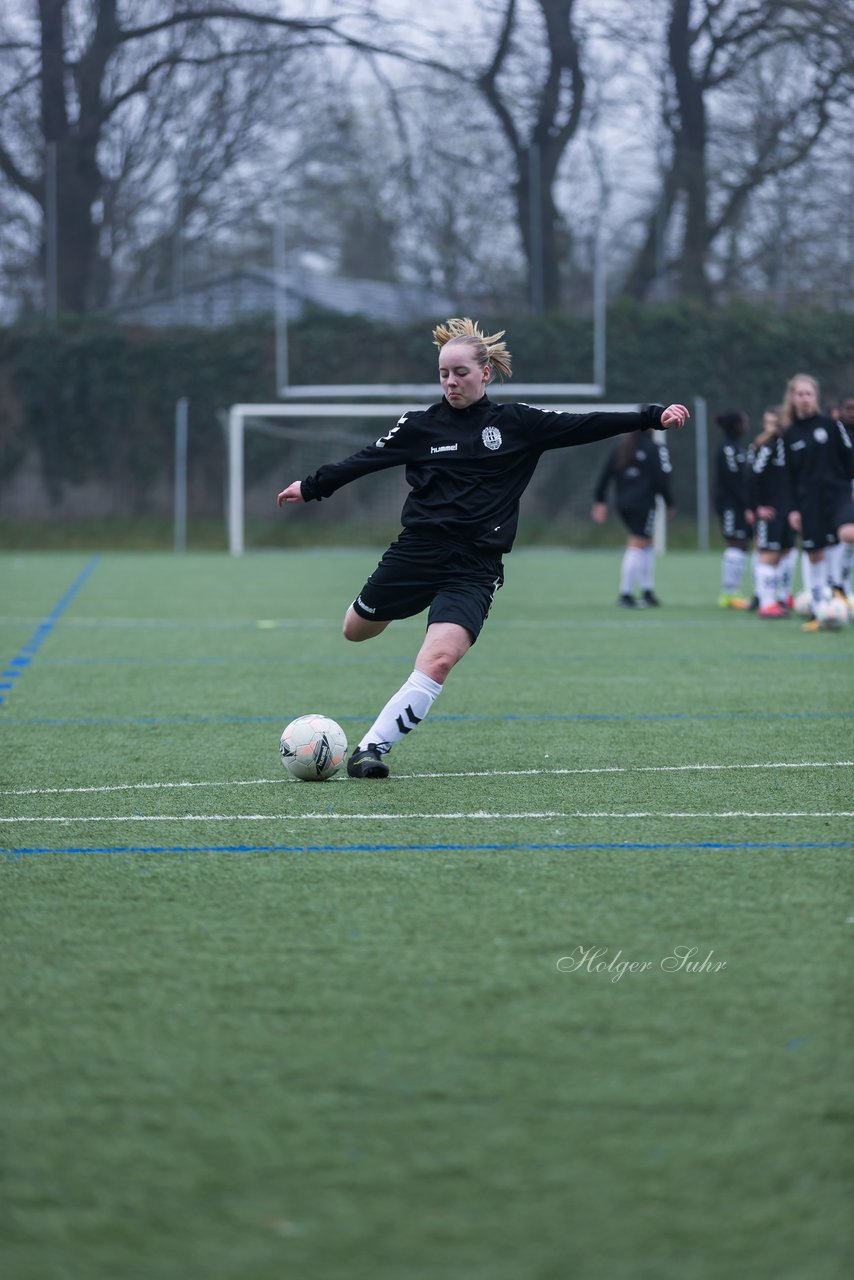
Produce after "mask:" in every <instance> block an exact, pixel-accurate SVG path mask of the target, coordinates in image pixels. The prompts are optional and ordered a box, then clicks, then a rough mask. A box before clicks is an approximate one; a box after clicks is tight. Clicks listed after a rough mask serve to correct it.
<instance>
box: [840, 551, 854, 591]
mask: <svg viewBox="0 0 854 1280" xmlns="http://www.w3.org/2000/svg"><path fill="white" fill-rule="evenodd" d="M839 552H840V555H839V585H840V587H841V588H842V590H843V591H844V592H845V594H846V595H847V596H850V595H851V566H852V564H854V542H840V544H839Z"/></svg>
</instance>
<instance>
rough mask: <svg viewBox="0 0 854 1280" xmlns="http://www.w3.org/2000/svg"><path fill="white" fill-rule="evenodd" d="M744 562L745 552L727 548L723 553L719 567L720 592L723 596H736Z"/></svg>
mask: <svg viewBox="0 0 854 1280" xmlns="http://www.w3.org/2000/svg"><path fill="white" fill-rule="evenodd" d="M746 560H747V552H746V551H742V550H741V549H740V548H739V547H727V549H726V551H725V552H724V558H723V564H722V565H721V591H722V593H723V594H724V595H725V596H735V595H738V588H739V587H740V586H741V577H742V574H743V573H744V565H745V562H746Z"/></svg>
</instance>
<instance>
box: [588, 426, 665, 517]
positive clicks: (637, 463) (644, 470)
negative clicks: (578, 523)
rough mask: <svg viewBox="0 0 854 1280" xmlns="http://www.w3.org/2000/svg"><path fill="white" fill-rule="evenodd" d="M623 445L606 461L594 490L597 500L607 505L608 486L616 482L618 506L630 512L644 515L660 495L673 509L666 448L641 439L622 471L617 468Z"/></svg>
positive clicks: (648, 439)
mask: <svg viewBox="0 0 854 1280" xmlns="http://www.w3.org/2000/svg"><path fill="white" fill-rule="evenodd" d="M622 447H623V446H622V444H617V445H615V446H614V448H613V449H612V450H611V452H610V453H609V454H608V457H607V458H606V459H605V465H604V467H603V468H602V470H601V472H600V474H599V479H598V481H597V482H596V488H595V490H594V494H593V497H594V500H595V501H596V502H604V501H605V495H606V494H607V492H608V486H609V484H611V482H612V481H613V482H614V488H615V492H616V499H617V506H618V507H624V508H626V510H628V511H634V510H637V511H641V510H644V509H647V508H649V507H651V506H652V505H653V504H654V502H655V499H656V497H657V496H658V495H659V494H660V495H661V497H662V498H663V499H664V501H665V503H666V504H667V506H668V507H672V506H673V497H672V495H671V492H670V474H671V472H672V470H673V468H672V467H671V465H670V452H669V450H668V449H667V446H666V445H663V444H656V443H655V441H654V440H652V439H650V438H649V437H648V436H641V437H639V439H638V440H637V442H636V443H635V448H634V452H633V454H632V456H631V458H629V460H628V463H627V465H626V466H625V467H623V469H622V470H620V468H619V467H618V465H617V464H618V461H619V457H620V451H621V449H622Z"/></svg>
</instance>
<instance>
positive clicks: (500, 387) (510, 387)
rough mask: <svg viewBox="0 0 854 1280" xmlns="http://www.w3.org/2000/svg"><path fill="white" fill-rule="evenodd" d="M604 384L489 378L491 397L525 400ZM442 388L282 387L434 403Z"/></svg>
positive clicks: (293, 393) (298, 392)
mask: <svg viewBox="0 0 854 1280" xmlns="http://www.w3.org/2000/svg"><path fill="white" fill-rule="evenodd" d="M604 393H605V388H604V387H603V386H601V385H600V383H598V382H514V383H512V384H511V383H509V382H507V383H502V382H490V384H489V397H490V399H491V400H500V399H505V400H506V399H513V400H524V399H526V397H528V396H548V397H552V396H556V397H560V396H601V395H604ZM438 394H439V392H438V389H437V386H436V383H435V382H375V383H367V382H344V383H340V384H338V385H337V386H336V385H335V384H334V383H328V382H323V383H304V384H303V385H301V386H289V387H283V388H282V396H283V397H284V398H285V399H286V400H328V399H329V398H330V396H341V397H342V398H343V397H346V398H347V399H349V400H356V399H359V398H360V397H370V396H389V397H391V396H406V397H414V398H417V399H419V400H423V399H426V400H427V401H428V403H432V402H433V401H434V400H435V399H436V398H437V396H438Z"/></svg>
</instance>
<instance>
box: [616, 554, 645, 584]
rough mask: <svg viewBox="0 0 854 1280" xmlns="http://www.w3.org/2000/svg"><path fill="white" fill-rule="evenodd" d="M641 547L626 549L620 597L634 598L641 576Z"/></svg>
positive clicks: (621, 574) (621, 572)
mask: <svg viewBox="0 0 854 1280" xmlns="http://www.w3.org/2000/svg"><path fill="white" fill-rule="evenodd" d="M642 554H643V553H642V551H641V549H640V547H626V549H625V551H624V552H623V562H622V564H621V566H620V595H621V596H633V595H634V593H635V587H637V586H638V584H639V582H640V576H641V560H640V557H641V555H642Z"/></svg>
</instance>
